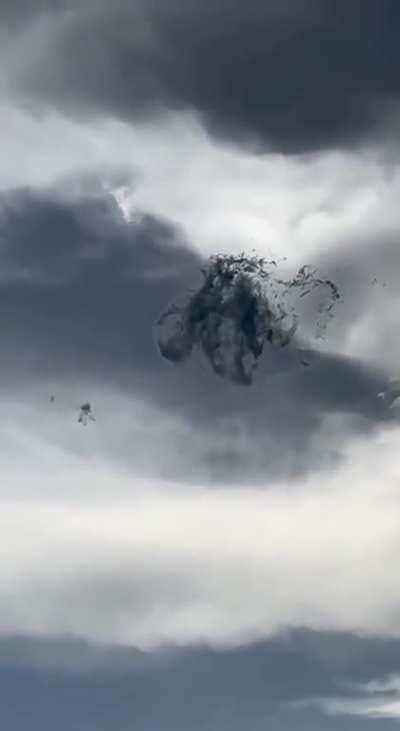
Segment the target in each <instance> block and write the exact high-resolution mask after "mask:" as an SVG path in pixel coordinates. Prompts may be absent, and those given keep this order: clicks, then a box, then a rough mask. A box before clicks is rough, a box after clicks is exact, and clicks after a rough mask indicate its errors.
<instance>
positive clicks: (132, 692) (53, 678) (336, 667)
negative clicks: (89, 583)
mask: <svg viewBox="0 0 400 731" xmlns="http://www.w3.org/2000/svg"><path fill="white" fill-rule="evenodd" d="M0 649H1V655H0V680H1V701H2V702H1V705H0V720H1V721H2V724H3V726H4V728H7V730H8V731H22V730H23V729H25V728H27V725H26V722H27V719H28V718H29V719H30V724H31V725H30V727H31V728H34V729H35V730H36V728H37V729H39V728H40V729H41V731H53V730H54V728H57V729H59V730H60V731H70V730H71V729H85V731H125V730H126V728H135V729H138V731H153V730H154V729H168V730H171V731H200V729H204V728H207V729H210V731H228V729H229V731H232V729H233V730H234V731H243V729H245V728H248V727H249V726H251V728H252V729H255V730H256V731H262V730H263V729H265V728H266V727H269V726H270V725H271V726H272V727H273V728H274V729H277V730H278V731H298V729H302V730H304V731H320V730H321V729H324V731H336V730H337V729H338V728H340V727H341V724H342V723H345V727H346V729H348V730H349V731H364V730H365V729H369V728H370V727H371V729H373V730H374V731H392V729H393V731H394V729H396V728H397V727H398V720H389V719H382V720H379V719H374V720H372V719H367V718H357V717H356V716H353V717H352V716H351V715H350V716H347V717H346V718H345V719H343V718H340V717H339V718H329V717H327V716H324V715H323V713H322V712H318V711H317V710H307V709H305V710H301V709H297V708H295V709H293V708H290V705H289V704H290V703H291V702H293V701H307V700H310V699H312V698H313V697H315V695H316V694H320V695H323V696H324V697H328V698H329V697H334V696H336V695H337V694H341V695H343V693H344V694H347V695H348V697H359V698H361V697H362V693H361V692H357V690H355V689H354V688H350V687H347V688H346V683H362V682H365V681H368V680H371V679H375V678H382V677H385V676H387V675H389V674H391V673H393V672H397V670H398V666H399V656H400V649H399V643H398V641H396V640H391V641H390V642H389V641H384V640H379V639H377V640H372V639H368V638H365V639H361V638H358V637H356V636H354V635H344V634H337V635H335V634H328V633H326V634H324V633H316V632H315V633H313V632H306V631H297V632H293V633H291V634H288V635H286V636H285V637H281V638H279V637H278V638H276V639H272V640H270V641H268V642H263V643H259V644H255V645H251V646H247V647H243V648H238V649H235V650H230V651H214V650H211V649H208V648H206V647H192V648H190V649H185V650H176V649H173V648H170V649H167V650H163V651H162V652H154V653H141V652H139V651H138V650H136V649H134V648H127V647H107V646H103V647H100V646H97V645H88V644H87V643H85V642H83V641H80V640H78V639H74V638H53V639H51V638H46V637H43V638H37V639H35V638H30V637H3V638H2V639H1V640H0ZM31 719H34V725H33V726H32V723H31Z"/></svg>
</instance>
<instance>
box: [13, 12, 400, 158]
mask: <svg viewBox="0 0 400 731" xmlns="http://www.w3.org/2000/svg"><path fill="white" fill-rule="evenodd" d="M60 6H61V7H62V3H60ZM9 7H10V9H9V13H10V12H11V8H13V6H12V5H10V6H9ZM18 8H19V10H20V14H19V15H18V10H17V9H18ZM53 10H54V7H53ZM4 12H5V13H6V12H7V7H6V8H5V10H4ZM12 12H13V16H14V17H18V20H19V23H18V28H19V31H18V32H20V28H21V27H22V26H24V27H25V31H26V32H25V34H24V35H21V36H18V34H17V35H16V38H15V42H14V44H10V47H9V49H8V52H7V56H6V59H5V62H4V65H3V73H5V74H6V75H8V79H9V85H10V88H11V89H12V90H14V91H16V92H18V93H19V94H21V95H22V97H23V98H25V101H27V100H29V99H30V100H31V101H32V102H33V101H37V100H42V101H45V102H48V103H49V104H51V105H56V106H57V107H59V108H60V109H63V110H67V111H68V112H69V113H72V114H74V115H81V114H95V115H100V116H104V115H107V116H108V115H111V116H116V117H121V118H123V119H126V120H133V119H137V118H140V117H143V116H149V115H150V116H152V115H154V114H156V113H159V112H160V111H162V110H165V109H169V110H176V111H179V110H184V109H186V110H194V111H196V112H197V113H199V114H200V116H201V118H202V119H203V121H204V122H205V124H206V126H207V128H208V129H209V130H210V131H211V132H212V133H213V134H216V135H217V136H218V137H221V138H227V139H230V140H236V141H240V142H245V143H251V144H252V145H255V146H256V148H260V149H273V150H278V151H283V152H304V151H313V150H318V149H323V148H328V147H337V146H348V145H352V144H354V143H357V142H359V141H362V140H363V139H364V138H365V136H369V135H373V134H375V131H376V128H377V127H379V125H381V124H384V123H385V122H386V121H387V120H388V118H389V116H390V114H391V113H392V112H393V109H394V108H395V107H396V105H397V104H398V99H399V93H400V80H399V74H398V66H399V62H400V50H399V44H398V34H399V30H400V8H399V4H398V3H397V2H396V0H347V2H345V3H344V2H343V3H341V2H336V1H335V0H318V2H317V1H316V0H291V1H290V2H289V1H288V0H286V2H282V3H275V2H272V0H268V1H264V0H263V1H261V0H256V1H255V2H252V3H247V4H246V3H243V2H239V0H222V1H221V2H218V3H215V2H212V0H204V2H201V3H198V2H195V0H172V1H171V2H168V3H162V2H161V1H156V0H152V1H150V2H146V3H145V2H141V1H140V0H138V1H137V2H134V3H128V2H127V1H126V0H125V1H123V2H121V0H120V1H119V2H117V3H112V2H111V0H102V2H99V3H94V2H82V3H72V5H69V10H68V12H62V11H61V10H60V9H59V10H58V12H50V11H49V10H48V8H47V6H46V5H44V6H43V12H42V13H41V16H40V18H41V19H40V22H38V23H36V25H35V24H32V17H33V16H32V9H31V12H30V13H26V12H24V11H23V10H22V5H20V4H19V5H17V6H16V8H14V10H13V11H12Z"/></svg>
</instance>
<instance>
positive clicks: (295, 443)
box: [0, 191, 387, 482]
mask: <svg viewBox="0 0 400 731" xmlns="http://www.w3.org/2000/svg"><path fill="white" fill-rule="evenodd" d="M0 211H1V218H0V230H1V236H2V252H1V256H2V271H3V281H2V283H1V286H0V305H1V306H0V328H1V332H2V340H3V347H4V356H3V360H2V371H3V383H4V384H6V383H10V382H11V383H12V382H13V381H14V383H15V384H16V385H15V388H16V389H17V392H18V389H19V388H20V385H19V386H18V385H17V382H16V381H15V379H17V377H18V378H19V379H20V380H19V383H20V384H21V383H26V381H27V380H29V379H30V378H32V374H33V373H40V374H41V375H40V377H41V378H42V379H46V378H48V379H49V381H50V382H51V383H52V384H57V380H58V382H59V383H60V387H61V384H62V383H65V382H68V381H69V382H71V381H77V380H79V379H82V383H83V382H86V383H87V382H88V381H91V382H92V383H93V382H97V383H98V384H103V385H106V386H108V387H110V388H112V387H116V388H117V387H118V388H122V389H123V391H124V390H125V393H126V394H127V397H128V396H132V395H135V394H140V396H141V398H145V399H146V400H148V402H149V404H151V405H152V406H153V407H156V408H157V409H160V410H161V413H164V414H166V415H169V416H172V417H176V418H178V419H180V420H183V423H186V426H187V439H185V440H184V441H185V443H186V442H187V444H186V447H185V449H183V448H182V447H183V445H182V444H181V445H180V446H179V444H177V447H176V449H177V455H180V456H179V459H178V463H177V468H176V469H177V471H178V473H180V475H181V476H182V470H183V472H187V471H188V472H187V473H188V474H189V473H190V472H192V473H193V469H194V468H195V473H196V474H197V475H198V478H199V479H204V478H209V477H212V478H215V479H218V480H223V481H226V480H228V481H230V480H232V479H233V478H235V479H236V480H237V481H245V482H246V481H249V480H250V481H252V480H253V479H257V478H259V477H260V476H261V475H262V476H263V477H264V478H266V477H274V476H290V475H295V474H297V475H298V474H300V473H301V472H302V471H308V470H309V469H312V468H315V467H319V466H327V465H330V464H332V460H333V461H334V460H335V459H336V456H337V449H338V448H339V446H340V443H341V441H342V439H343V438H346V434H348V430H349V429H350V431H351V432H355V433H357V432H358V431H359V430H361V431H363V430H365V429H367V430H368V429H370V428H373V427H374V426H376V425H377V424H379V423H381V420H382V419H383V418H387V417H386V416H385V414H384V410H383V406H382V403H381V402H380V401H379V400H377V399H376V398H375V395H376V394H377V393H378V391H381V390H382V389H383V388H384V385H385V384H384V380H383V379H382V378H381V377H380V376H377V375H376V374H374V373H373V372H372V371H370V370H368V368H367V367H366V366H365V365H363V364H361V363H357V362H355V361H352V360H348V359H344V358H339V357H334V356H328V355H323V354H321V353H320V354H318V353H313V352H310V353H309V354H308V356H307V357H308V358H309V359H311V362H312V367H310V368H304V367H302V366H301V365H300V363H299V359H298V355H297V352H296V349H295V348H294V349H290V348H289V349H286V350H284V351H282V350H281V351H276V349H274V348H273V347H272V346H271V347H268V348H267V349H266V351H265V354H264V356H263V359H262V362H261V363H260V368H259V371H258V372H257V376H256V378H255V381H254V385H253V386H252V387H251V388H250V389H245V392H244V391H243V389H241V388H238V387H237V386H235V385H233V384H229V383H226V382H223V383H221V382H220V380H219V379H217V378H216V377H215V375H214V374H213V373H212V372H210V370H209V369H208V367H207V366H206V364H204V363H203V362H202V360H201V357H200V355H199V356H198V357H197V356H196V357H195V358H194V359H192V361H191V362H190V363H187V364H184V365H183V366H182V367H181V368H176V367H173V366H171V365H170V364H168V363H165V362H164V361H162V359H161V358H160V357H159V355H158V352H157V348H156V344H155V341H154V338H153V325H154V322H155V320H156V319H157V317H158V316H159V315H160V313H161V312H162V311H163V309H164V308H165V306H166V305H167V304H168V302H170V301H171V300H173V299H175V297H176V295H177V294H179V293H180V292H185V291H186V289H187V287H188V286H189V285H190V283H191V282H193V283H195V282H196V281H198V280H199V277H200V274H199V265H200V263H201V262H200V261H199V260H198V259H197V258H196V257H195V256H194V255H193V254H191V253H190V252H189V250H188V249H186V248H185V246H184V242H183V240H182V238H181V236H180V234H179V231H177V230H176V229H175V228H174V227H173V226H172V225H171V224H170V223H168V222H163V221H159V220H157V219H154V218H152V217H151V216H144V217H143V218H142V219H141V220H140V221H138V222H133V223H130V224H127V223H126V222H125V221H124V219H123V218H122V215H121V213H120V211H119V209H118V207H117V206H116V204H115V202H114V200H113V199H112V197H111V196H103V197H102V196H99V195H95V196H90V195H88V196H87V197H86V198H85V197H83V198H81V199H79V201H77V200H75V201H73V200H72V201H71V200H70V201H66V200H62V199H61V198H60V197H57V196H54V195H53V196H52V195H50V194H44V193H42V194H40V195H39V194H37V193H36V194H31V193H29V191H15V192H14V193H8V194H5V195H4V196H3V197H2V200H1V204H0ZM18 374H19V375H18ZM86 398H89V396H87V397H86ZM93 406H95V405H94V404H93ZM126 408H127V410H129V406H128V405H127V407H126ZM338 412H339V413H340V412H344V413H345V414H347V417H346V419H345V421H343V422H341V426H340V427H339V426H338V427H337V428H336V430H335V439H333V440H332V442H331V448H330V449H329V450H326V449H321V448H320V445H319V443H318V438H317V437H318V431H319V429H320V428H321V426H322V424H323V421H324V418H325V417H326V416H328V415H332V414H335V413H338ZM112 426H113V425H112V423H110V424H109V428H110V430H111V431H112ZM341 429H342V430H343V432H342V433H341ZM121 439H122V441H124V439H125V437H123V438H122V437H121ZM282 440H283V443H284V445H285V456H284V459H282V454H281V450H282ZM335 440H337V441H335ZM114 441H115V440H114ZM128 442H129V439H128ZM190 445H191V446H190ZM124 449H126V450H127V452H128V454H129V443H126V446H125V448H124ZM183 455H186V456H185V457H183ZM170 476H171V477H176V476H177V475H176V474H174V475H170Z"/></svg>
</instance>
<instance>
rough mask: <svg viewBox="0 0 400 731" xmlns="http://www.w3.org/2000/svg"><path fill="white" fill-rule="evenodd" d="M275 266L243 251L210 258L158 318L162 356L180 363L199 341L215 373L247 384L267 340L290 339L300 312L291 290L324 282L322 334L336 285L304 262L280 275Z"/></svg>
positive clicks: (277, 343)
mask: <svg viewBox="0 0 400 731" xmlns="http://www.w3.org/2000/svg"><path fill="white" fill-rule="evenodd" d="M276 266H277V263H276V261H267V260H266V259H264V258H259V257H257V256H246V255H245V254H240V255H239V256H234V255H228V254H218V255H216V256H212V257H210V259H209V261H208V262H207V264H206V266H205V267H204V268H203V269H202V273H203V275H204V281H203V283H202V285H201V287H200V289H198V290H197V291H196V292H195V293H192V294H191V295H190V296H189V297H188V298H187V300H186V302H184V303H183V304H182V306H179V305H177V304H173V305H171V306H170V307H169V308H168V309H167V310H166V311H165V312H164V313H163V314H162V315H161V317H160V318H159V320H158V322H157V327H158V346H159V349H160V353H161V355H162V356H163V357H164V358H167V359H168V360H170V361H172V362H173V363H181V362H182V361H185V360H187V359H188V357H189V356H190V355H191V353H192V351H193V348H194V347H195V346H196V345H197V346H198V347H200V348H201V349H202V351H203V353H204V355H205V356H206V358H207V359H208V361H209V362H210V364H211V366H212V368H213V370H214V372H215V373H216V374H217V375H218V376H222V377H225V378H229V379H230V380H231V381H233V383H238V384H242V385H250V384H251V383H252V381H253V372H254V370H255V368H256V367H257V365H258V360H259V358H260V357H261V356H262V354H263V351H264V348H265V345H266V344H267V343H269V344H270V345H272V346H274V347H277V348H283V347H285V346H288V345H289V344H290V343H291V341H293V340H294V337H295V334H296V330H297V327H298V324H299V313H298V311H297V310H296V305H295V304H294V303H293V301H291V297H290V295H292V294H293V292H297V293H298V296H299V298H300V299H302V298H304V297H305V296H308V295H310V294H311V293H312V292H313V291H314V290H315V289H318V288H320V287H325V288H328V290H329V295H330V296H329V299H328V302H326V303H324V302H322V301H320V302H319V305H318V317H317V330H318V334H322V332H324V330H325V329H326V327H327V324H328V321H329V319H331V318H332V317H333V308H334V305H335V303H336V301H337V300H338V299H340V295H339V291H338V288H337V286H336V285H335V284H334V283H333V282H332V281H331V280H328V279H324V280H323V279H321V278H319V277H318V276H317V274H316V272H315V271H313V270H312V269H311V268H310V267H307V266H302V267H300V269H299V270H298V272H297V273H296V274H295V276H294V277H292V278H291V279H288V280H284V279H282V278H280V277H279V276H278V274H275V272H274V267H276ZM301 363H302V365H308V362H306V361H301Z"/></svg>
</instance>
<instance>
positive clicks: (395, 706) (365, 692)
mask: <svg viewBox="0 0 400 731" xmlns="http://www.w3.org/2000/svg"><path fill="white" fill-rule="evenodd" d="M353 687H354V686H353ZM351 689H352V688H351V687H349V688H348V690H349V691H351ZM354 689H355V690H357V691H358V694H357V696H356V697H351V696H350V695H347V696H343V697H336V698H324V697H322V698H313V699H311V700H306V701H299V702H298V703H294V704H292V705H294V706H297V707H305V706H314V707H317V708H320V709H321V710H323V711H324V712H325V713H327V714H328V715H330V716H364V717H366V718H392V719H400V677H399V676H391V677H389V678H386V679H384V680H376V681H370V682H369V683H364V684H363V685H359V686H355V687H354Z"/></svg>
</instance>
